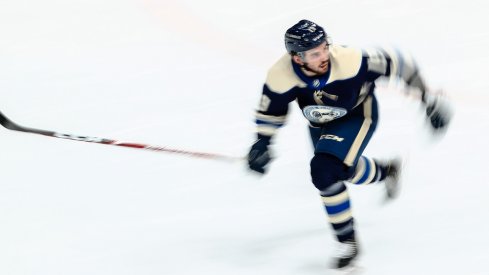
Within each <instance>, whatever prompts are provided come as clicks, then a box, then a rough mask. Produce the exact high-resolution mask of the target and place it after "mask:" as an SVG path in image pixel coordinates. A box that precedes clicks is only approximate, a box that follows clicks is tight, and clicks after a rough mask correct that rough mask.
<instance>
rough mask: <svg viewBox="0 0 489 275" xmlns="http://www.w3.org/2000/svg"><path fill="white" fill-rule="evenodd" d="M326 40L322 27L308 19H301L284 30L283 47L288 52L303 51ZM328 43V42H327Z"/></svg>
mask: <svg viewBox="0 0 489 275" xmlns="http://www.w3.org/2000/svg"><path fill="white" fill-rule="evenodd" d="M324 41H327V34H326V32H325V31H324V29H323V28H322V27H321V26H319V25H317V24H316V23H314V22H311V21H309V20H305V19H303V20H301V21H299V23H297V24H295V25H294V26H292V27H290V28H289V29H288V30H287V31H286V32H285V48H286V49H287V52H289V53H290V54H297V53H300V52H305V51H307V50H310V49H313V48H315V47H317V46H319V45H320V44H321V43H323V42H324ZM328 44H329V43H328Z"/></svg>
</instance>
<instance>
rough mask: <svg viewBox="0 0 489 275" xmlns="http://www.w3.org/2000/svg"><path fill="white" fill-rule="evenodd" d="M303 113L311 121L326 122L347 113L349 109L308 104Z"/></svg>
mask: <svg viewBox="0 0 489 275" xmlns="http://www.w3.org/2000/svg"><path fill="white" fill-rule="evenodd" d="M302 113H303V114H304V116H305V117H306V118H307V120H309V121H310V122H313V123H317V124H324V123H327V122H330V121H332V120H335V119H337V118H340V117H342V116H344V115H346V113H347V111H346V109H344V108H340V107H333V106H321V105H310V106H306V107H305V108H304V109H303V110H302Z"/></svg>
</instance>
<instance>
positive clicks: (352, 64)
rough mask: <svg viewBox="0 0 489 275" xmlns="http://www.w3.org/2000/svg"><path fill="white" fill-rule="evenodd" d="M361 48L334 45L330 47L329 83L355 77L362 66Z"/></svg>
mask: <svg viewBox="0 0 489 275" xmlns="http://www.w3.org/2000/svg"><path fill="white" fill-rule="evenodd" d="M362 59H363V55H362V51H361V50H360V49H355V48H349V47H344V46H337V45H332V46H331V48H330V62H331V74H330V76H329V80H328V83H331V82H333V81H336V80H344V79H349V78H353V77H355V76H356V75H357V74H358V72H359V70H360V67H361V66H362Z"/></svg>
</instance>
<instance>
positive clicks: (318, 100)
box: [314, 90, 338, 105]
mask: <svg viewBox="0 0 489 275" xmlns="http://www.w3.org/2000/svg"><path fill="white" fill-rule="evenodd" d="M323 97H327V98H329V99H331V100H333V101H338V96H337V95H332V94H328V93H327V92H325V91H323V90H316V91H314V101H316V103H317V104H318V105H325V104H324V102H323V100H322V99H323Z"/></svg>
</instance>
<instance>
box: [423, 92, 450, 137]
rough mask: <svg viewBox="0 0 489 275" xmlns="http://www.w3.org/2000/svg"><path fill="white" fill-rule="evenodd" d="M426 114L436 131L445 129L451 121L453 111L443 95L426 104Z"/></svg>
mask: <svg viewBox="0 0 489 275" xmlns="http://www.w3.org/2000/svg"><path fill="white" fill-rule="evenodd" d="M426 116H427V117H428V120H429V121H430V123H431V127H433V129H434V130H435V131H438V130H443V129H445V128H446V127H447V126H448V124H449V123H450V120H451V117H452V112H451V110H450V106H449V104H448V102H447V101H444V100H442V98H441V97H437V98H435V99H434V100H433V101H432V102H430V103H428V104H427V105H426Z"/></svg>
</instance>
